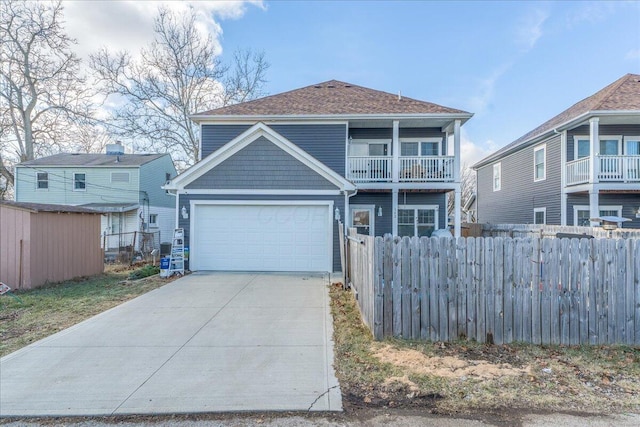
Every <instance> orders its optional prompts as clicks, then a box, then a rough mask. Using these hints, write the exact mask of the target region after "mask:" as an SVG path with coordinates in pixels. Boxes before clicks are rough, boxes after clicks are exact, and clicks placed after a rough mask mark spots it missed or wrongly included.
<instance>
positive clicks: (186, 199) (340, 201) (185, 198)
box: [178, 194, 344, 271]
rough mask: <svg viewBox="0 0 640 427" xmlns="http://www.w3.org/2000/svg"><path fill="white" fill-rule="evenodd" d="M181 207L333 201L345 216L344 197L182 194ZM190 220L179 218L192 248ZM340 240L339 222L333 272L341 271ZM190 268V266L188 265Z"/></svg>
mask: <svg viewBox="0 0 640 427" xmlns="http://www.w3.org/2000/svg"><path fill="white" fill-rule="evenodd" d="M179 198H180V199H179V201H178V203H179V206H181V207H182V206H187V207H188V206H189V205H190V202H191V200H248V199H249V200H265V201H267V200H283V201H291V200H301V201H302V200H332V201H333V203H334V205H333V206H334V209H335V208H338V209H340V212H341V214H344V196H304V195H302V196H278V195H276V196H266V195H261V196H255V197H248V196H246V195H216V196H211V195H195V194H194V195H185V194H182V195H180V196H179ZM189 221H190V220H189V219H184V218H182V215H180V216H179V225H178V227H182V228H184V230H185V245H186V246H190V240H189V238H190V235H191V230H190V228H189V224H190V223H189ZM339 241H340V239H339V236H338V223H337V221H333V270H334V271H340V269H341V266H340V242H339ZM220 244H222V245H224V242H220ZM187 267H188V265H187Z"/></svg>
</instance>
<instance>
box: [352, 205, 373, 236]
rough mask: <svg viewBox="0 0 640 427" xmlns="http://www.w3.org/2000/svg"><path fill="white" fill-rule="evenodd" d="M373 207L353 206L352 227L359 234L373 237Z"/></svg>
mask: <svg viewBox="0 0 640 427" xmlns="http://www.w3.org/2000/svg"><path fill="white" fill-rule="evenodd" d="M373 210H374V207H373V206H351V225H352V226H353V227H354V228H355V229H356V230H358V234H364V235H367V236H373Z"/></svg>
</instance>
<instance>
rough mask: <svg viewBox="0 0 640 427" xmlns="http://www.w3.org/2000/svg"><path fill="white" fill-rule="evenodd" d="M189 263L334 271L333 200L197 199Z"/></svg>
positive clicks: (226, 267) (239, 268)
mask: <svg viewBox="0 0 640 427" xmlns="http://www.w3.org/2000/svg"><path fill="white" fill-rule="evenodd" d="M193 212H194V220H193V224H192V229H191V247H192V251H191V252H192V256H191V263H192V265H191V268H192V269H193V270H230V271H331V265H330V263H331V246H332V245H331V239H332V236H331V225H332V223H331V207H330V206H329V205H326V204H325V205H317V204H309V205H304V204H301V205H295V206H292V205H277V204H263V205H257V204H252V205H247V204H242V205H235V204H234V205H195V206H194V209H193Z"/></svg>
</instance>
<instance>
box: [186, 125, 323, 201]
mask: <svg viewBox="0 0 640 427" xmlns="http://www.w3.org/2000/svg"><path fill="white" fill-rule="evenodd" d="M185 188H186V189H187V190H195V189H269V190H309V189H314V190H335V189H336V186H335V185H334V184H332V183H330V182H329V181H327V180H326V179H325V178H323V177H322V176H320V175H318V174H317V173H316V172H314V171H313V170H311V169H310V168H309V167H308V166H306V165H305V164H303V163H302V162H300V161H299V160H297V159H295V158H294V157H293V156H291V155H290V154H288V153H285V152H284V151H283V150H282V149H280V148H278V147H276V146H275V145H274V144H273V143H272V142H271V141H269V140H268V139H267V138H265V137H263V136H262V137H259V138H257V139H256V140H255V141H253V142H252V143H251V144H249V145H248V146H246V147H244V148H243V149H241V150H240V151H238V152H237V153H235V154H234V155H233V156H231V157H230V158H228V159H226V160H225V161H223V162H222V163H220V164H219V165H217V166H216V167H214V168H213V169H211V170H209V171H207V172H206V173H205V174H203V175H202V176H201V177H199V178H197V179H196V180H194V181H193V182H192V183H190V184H189V185H187V186H186V187H185Z"/></svg>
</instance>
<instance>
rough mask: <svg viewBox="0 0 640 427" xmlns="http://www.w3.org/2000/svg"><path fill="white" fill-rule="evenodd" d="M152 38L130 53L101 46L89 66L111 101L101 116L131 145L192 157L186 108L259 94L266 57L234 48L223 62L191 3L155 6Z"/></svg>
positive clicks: (183, 159)
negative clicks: (109, 113) (174, 8)
mask: <svg viewBox="0 0 640 427" xmlns="http://www.w3.org/2000/svg"><path fill="white" fill-rule="evenodd" d="M154 31H155V40H154V41H153V42H152V43H151V45H150V46H148V47H147V48H145V49H142V50H141V52H140V56H139V59H134V58H133V57H132V55H131V54H130V53H129V52H117V53H113V52H109V51H108V50H107V49H102V50H101V51H99V52H98V53H97V54H95V55H92V56H91V67H92V68H93V69H94V70H95V72H96V75H97V78H98V80H99V81H100V82H101V83H102V85H103V90H104V93H105V94H106V95H109V96H111V99H113V100H115V101H116V102H119V106H118V107H117V108H115V109H114V110H113V117H112V120H111V121H109V122H108V124H109V125H110V127H109V129H110V131H111V132H112V133H113V134H114V135H116V137H117V138H120V139H128V140H130V141H132V143H135V146H136V149H137V150H157V151H168V152H171V153H172V154H173V156H174V160H175V161H176V163H177V164H178V165H182V166H186V165H191V164H193V163H195V162H197V161H198V159H199V156H200V152H199V149H200V147H199V136H198V127H197V126H196V125H194V123H193V122H192V121H191V119H190V118H189V116H190V115H191V114H194V113H197V112H202V111H206V110H210V109H213V108H217V107H222V106H225V105H229V104H231V103H236V102H241V101H246V100H249V99H253V98H255V97H257V96H260V95H262V88H263V86H264V83H265V73H266V71H267V69H268V67H269V64H268V63H267V62H266V60H265V58H264V54H262V53H254V52H251V51H241V52H237V53H236V55H235V57H234V64H233V67H230V66H228V65H223V64H222V62H221V61H220V58H219V56H218V53H217V50H216V46H215V44H214V42H213V39H212V38H211V36H210V35H206V36H205V35H203V34H202V33H201V32H200V31H199V30H198V25H197V24H196V14H195V12H194V11H193V9H191V10H189V11H188V12H187V13H184V14H176V13H174V12H171V11H169V10H167V9H165V8H160V9H159V11H158V16H157V17H156V19H155V21H154Z"/></svg>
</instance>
